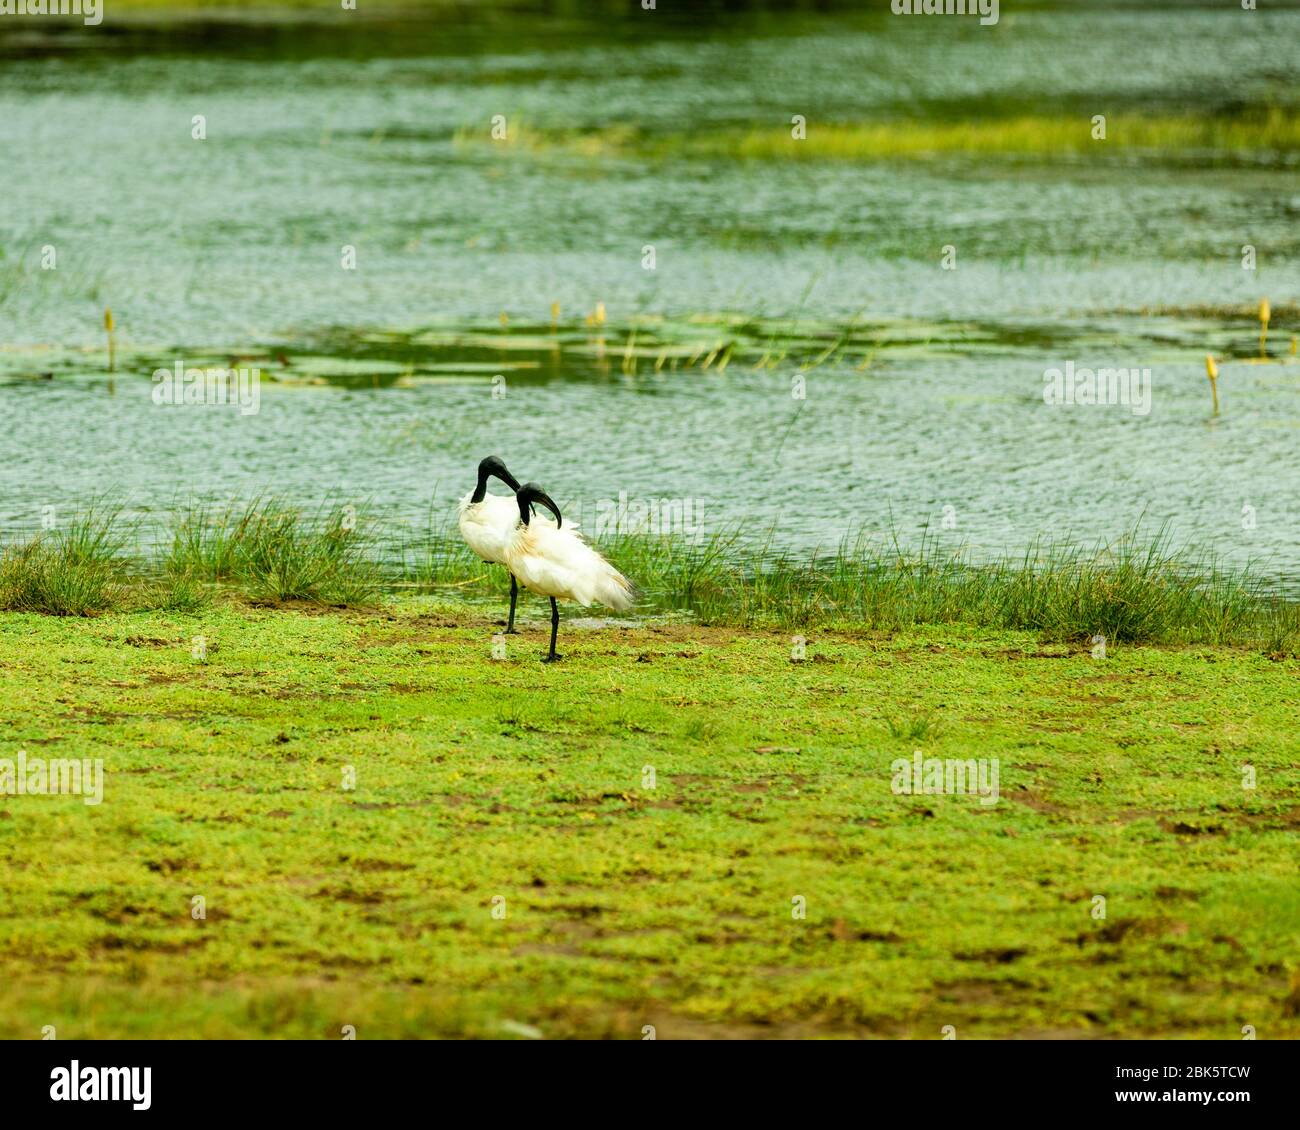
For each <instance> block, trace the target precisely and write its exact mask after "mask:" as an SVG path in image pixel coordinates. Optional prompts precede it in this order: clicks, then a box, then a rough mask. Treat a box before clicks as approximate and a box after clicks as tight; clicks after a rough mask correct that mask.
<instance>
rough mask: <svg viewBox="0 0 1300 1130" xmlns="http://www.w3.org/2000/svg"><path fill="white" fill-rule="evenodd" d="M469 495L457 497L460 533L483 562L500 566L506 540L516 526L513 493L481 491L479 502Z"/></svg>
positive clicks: (517, 521)
mask: <svg viewBox="0 0 1300 1130" xmlns="http://www.w3.org/2000/svg"><path fill="white" fill-rule="evenodd" d="M473 499H474V496H473V494H467V495H466V496H465V497H464V498H462V499H461V500H460V517H459V519H458V524H459V526H460V536H461V537H463V538H464V539H465V543H466V544H467V545H468V546H469V547H470V549H472V550H473V551H474V552H475V553H477V554H478V555H479V556H480V557H481V558H483V560H484V561H487V562H489V563H491V564H493V565H500V564H502V563H503V562H504V560H505V552H506V542H507V541H509V539H510V535H511V534H512V533H513V532H514V528H515V527H516V526H517V525H519V507H518V506H517V505H516V504H515V496H514V495H513V494H512V495H509V496H507V495H503V494H485V495H484V496H483V501H482V502H475V501H473Z"/></svg>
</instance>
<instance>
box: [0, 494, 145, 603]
mask: <svg viewBox="0 0 1300 1130" xmlns="http://www.w3.org/2000/svg"><path fill="white" fill-rule="evenodd" d="M126 542H127V535H126V534H125V533H124V532H123V531H122V523H121V521H120V509H119V508H118V507H117V506H116V505H115V504H113V503H112V502H111V501H109V500H96V501H95V502H93V503H92V504H91V505H90V506H89V507H88V508H87V509H86V510H85V511H84V512H83V513H81V514H79V515H78V516H76V517H75V518H74V519H73V520H72V521H71V522H69V523H68V524H67V525H66V526H63V527H60V528H56V529H51V530H45V531H42V532H41V533H39V534H36V535H34V536H32V537H30V538H27V539H26V540H23V541H20V542H16V543H14V544H12V545H9V546H7V547H6V548H5V550H4V551H3V553H0V608H3V609H5V610H7V611H13V612H43V613H46V614H48V615H51V616H90V615H93V614H95V613H97V612H104V611H107V610H108V609H111V608H116V607H118V606H119V605H120V604H121V603H122V599H123V587H122V585H121V583H120V576H121V573H122V566H123V562H122V551H123V549H124V548H125V546H126Z"/></svg>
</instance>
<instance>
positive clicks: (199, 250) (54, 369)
mask: <svg viewBox="0 0 1300 1130" xmlns="http://www.w3.org/2000/svg"><path fill="white" fill-rule="evenodd" d="M670 7H671V5H667V4H665V5H662V6H661V10H660V11H658V12H656V13H654V14H648V13H640V12H637V11H636V10H635V9H633V10H631V11H630V12H629V14H627V15H626V16H618V17H614V16H608V15H605V16H601V17H600V18H599V19H596V18H593V19H591V20H588V21H584V20H581V19H575V18H574V17H572V16H567V15H556V14H549V13H546V12H544V11H534V12H525V11H509V10H502V9H500V8H498V7H496V6H492V7H489V8H487V9H483V10H479V9H474V8H466V9H462V10H457V12H456V14H455V16H454V18H452V17H448V16H446V15H440V16H437V17H433V16H431V17H428V18H423V19H416V18H413V17H411V16H404V17H400V18H397V17H393V18H389V17H382V18H381V17H367V16H361V15H357V14H355V13H351V14H349V17H348V18H347V19H346V20H345V19H344V17H343V16H342V15H334V14H330V15H321V16H316V17H310V18H306V19H304V18H295V19H291V18H289V17H279V18H277V19H275V20H267V19H257V20H251V21H248V20H245V21H233V22H226V23H221V24H211V23H203V22H195V21H186V22H182V23H172V24H165V25H157V24H151V23H148V22H144V21H140V20H129V21H128V20H127V19H125V18H120V19H115V18H114V17H113V15H112V13H111V12H110V13H109V17H108V18H107V19H106V21H105V24H104V25H103V27H102V28H100V29H76V28H72V29H59V28H55V27H53V26H52V25H50V24H49V23H39V22H37V23H33V22H31V21H27V22H23V21H15V20H11V21H8V22H7V23H6V24H5V26H3V27H0V151H2V152H3V154H4V160H3V162H2V163H0V200H2V201H3V202H4V204H3V208H0V249H2V250H3V258H2V259H0V411H3V414H4V419H5V421H6V424H7V425H8V426H7V427H6V428H4V429H2V430H0V522H2V523H3V528H4V532H5V533H6V534H12V533H13V532H14V531H21V530H26V529H31V528H34V527H35V526H36V525H38V524H39V520H40V514H41V508H42V507H43V506H48V505H54V506H56V507H72V506H76V505H78V504H79V503H81V502H84V500H85V499H87V498H88V497H90V496H91V495H92V494H94V493H96V492H98V491H101V490H104V489H106V488H109V487H115V488H120V489H121V490H123V491H124V492H126V494H127V496H128V497H129V498H130V500H131V501H132V503H133V504H134V505H135V506H137V507H138V508H140V509H142V510H153V509H160V508H163V507H166V506H168V505H169V504H171V503H172V502H173V501H174V500H175V499H176V498H177V497H179V496H184V495H186V494H197V495H200V496H203V497H207V498H212V499H224V498H228V497H231V496H233V495H247V494H249V493H251V492H253V491H255V490H262V489H270V490H274V491H276V492H279V493H283V494H286V495H288V496H291V497H293V498H296V499H299V500H301V501H303V502H305V503H311V502H313V501H316V500H318V499H319V498H321V497H322V495H323V494H324V493H325V492H333V493H334V494H336V495H343V496H346V497H355V498H357V499H358V500H363V499H364V500H368V501H369V502H370V503H371V504H373V505H374V506H376V507H378V508H380V509H382V510H385V511H387V512H389V513H390V514H391V516H392V518H393V520H394V521H406V522H416V521H423V520H424V519H425V517H426V516H427V513H428V509H429V507H430V504H431V502H435V503H436V504H437V505H445V504H446V503H448V502H449V501H450V499H451V497H452V496H453V495H455V494H459V493H462V492H463V491H464V490H466V489H468V487H469V486H470V485H471V474H472V467H473V465H474V463H475V462H476V461H477V459H478V458H479V457H480V456H481V455H483V454H487V453H489V452H497V453H499V454H502V455H503V456H505V457H506V458H507V460H508V462H509V463H510V465H511V466H512V468H517V471H518V473H520V474H521V477H525V478H536V479H539V480H541V481H543V482H544V483H545V484H546V485H547V486H549V487H550V488H551V489H552V493H554V494H555V495H556V496H557V497H559V498H561V499H567V500H569V501H570V503H571V505H574V506H576V507H578V508H579V509H580V510H581V511H582V513H584V514H590V513H592V512H593V510H594V508H596V507H598V505H599V503H600V500H602V499H610V498H617V497H618V496H619V495H620V492H626V494H627V496H629V498H631V499H634V500H635V499H649V498H672V499H688V498H689V499H692V500H703V515H704V518H703V521H704V523H705V524H706V525H707V526H721V525H730V524H733V523H737V522H742V521H743V522H746V523H748V525H749V526H750V528H752V529H753V530H755V531H758V532H762V533H766V531H768V530H769V529H771V528H772V527H775V530H776V538H777V540H778V541H779V542H781V543H783V544H788V545H790V546H792V547H799V548H806V547H810V546H813V545H817V544H821V545H824V546H825V545H833V544H835V543H836V542H838V541H839V539H840V538H841V537H843V536H845V535H846V534H847V533H849V532H851V531H854V530H856V529H858V528H859V527H865V528H866V529H868V530H873V531H878V532H879V531H884V530H886V529H887V528H890V527H892V528H894V529H895V530H896V531H897V532H898V533H899V535H900V536H901V537H902V538H903V539H904V540H914V539H915V538H917V537H919V536H920V531H921V530H922V529H923V528H925V527H927V526H928V527H929V528H930V530H931V531H932V532H933V533H935V534H937V535H938V536H941V537H944V538H949V539H952V540H953V541H954V543H956V542H957V541H963V542H966V543H969V544H971V545H973V546H975V547H979V548H984V549H988V550H990V551H992V550H999V549H1002V548H1012V549H1018V548H1022V547H1023V546H1024V545H1026V544H1027V543H1028V542H1030V541H1031V540H1032V539H1033V538H1034V537H1035V536H1036V535H1039V534H1046V535H1049V536H1059V537H1071V538H1084V539H1088V540H1091V539H1094V538H1104V537H1113V536H1115V535H1117V534H1119V533H1120V532H1122V531H1123V530H1124V529H1125V528H1127V527H1129V526H1131V525H1132V524H1133V523H1134V522H1135V521H1137V520H1139V519H1142V520H1144V521H1145V523H1146V524H1147V525H1149V526H1151V527H1156V526H1160V525H1167V526H1168V527H1169V529H1170V530H1171V531H1172V532H1173V534H1174V535H1175V536H1176V537H1178V538H1180V539H1187V540H1191V541H1193V542H1195V543H1197V544H1198V545H1200V546H1203V547H1206V548H1209V549H1212V550H1214V551H1216V552H1218V553H1220V554H1222V555H1224V556H1226V557H1228V558H1230V559H1232V560H1234V561H1238V562H1240V561H1245V560H1248V559H1261V560H1263V561H1265V562H1266V563H1267V567H1268V570H1269V571H1270V572H1276V573H1279V574H1282V575H1283V576H1285V577H1286V578H1287V579H1288V580H1290V581H1292V582H1294V581H1295V580H1296V578H1298V577H1300V510H1298V503H1297V493H1298V492H1297V484H1298V483H1300V474H1298V469H1300V468H1298V463H1300V460H1298V459H1297V447H1298V443H1297V441H1298V440H1300V431H1298V430H1297V429H1298V423H1300V365H1297V364H1296V363H1295V359H1294V357H1293V356H1291V355H1290V348H1291V345H1290V341H1291V335H1292V334H1294V333H1296V332H1297V331H1298V330H1300V325H1297V318H1296V299H1297V296H1298V295H1300V285H1298V284H1300V270H1298V269H1297V252H1298V251H1300V226H1298V225H1297V219H1300V175H1298V172H1297V167H1296V165H1295V163H1294V161H1293V160H1292V159H1290V158H1289V157H1288V156H1287V155H1285V154H1282V155H1274V154H1241V155H1239V156H1237V157H1235V158H1234V159H1231V160H1223V159H1221V157H1220V158H1216V159H1209V158H1208V157H1203V156H1200V155H1197V154H1195V153H1180V154H1176V155H1171V154H1147V153H1142V152H1136V151H1127V152H1120V151H1118V150H1116V151H1113V152H1103V153H1102V155H1101V156H1100V157H1098V158H1097V159H1093V158H1092V157H1091V156H1090V155H1089V153H1088V152H1084V153H1081V154H1075V155H1073V156H1071V157H1068V158H1066V157H1053V158H1050V159H1048V158H1037V157H1027V156H1020V157H1010V156H991V157H985V156H978V157H977V156H969V155H967V156H962V155H953V154H949V155H946V156H945V155H942V154H936V155H933V156H931V157H926V158H923V159H913V160H891V159H881V160H878V161H876V160H868V161H865V162H811V161H809V162H805V161H793V162H792V161H777V162H772V161H741V160H728V159H720V158H704V157H698V156H697V157H691V156H689V155H687V154H682V155H680V156H671V155H668V156H665V155H663V154H662V153H659V154H658V155H655V156H649V155H638V154H637V152H636V151H635V150H628V151H617V150H616V151H602V152H600V153H598V154H595V155H592V154H586V153H584V152H582V151H581V150H580V149H577V148H573V147H557V148H556V149H554V150H532V149H529V148H528V147H526V146H518V145H511V144H497V143H494V142H493V141H492V140H491V137H490V129H491V120H492V117H493V115H497V114H500V115H504V116H505V117H506V119H507V121H508V122H509V123H512V125H513V126H514V127H515V128H518V129H523V130H527V129H529V128H536V129H539V130H546V131H552V132H558V131H565V130H579V131H591V132H594V133H599V131H601V130H606V129H608V128H609V127H612V126H618V125H619V124H632V125H635V126H636V127H637V128H638V129H639V130H641V131H642V132H643V133H644V134H646V135H648V136H651V137H654V136H670V135H672V136H681V135H683V134H690V133H691V132H692V131H708V130H715V131H716V130H723V131H725V130H728V129H735V130H738V131H740V130H750V129H754V128H768V127H770V128H772V129H774V130H778V131H782V130H783V131H788V129H789V122H790V119H791V117H792V115H794V114H802V115H804V116H805V117H806V118H807V119H808V121H809V128H810V130H815V129H816V128H818V124H819V122H822V121H835V120H838V121H890V122H903V123H906V122H912V121H915V122H917V123H926V122H933V121H948V120H966V119H969V118H987V117H998V116H1014V115H1016V114H1020V113H1035V114H1043V115H1066V116H1077V118H1078V120H1079V122H1080V123H1081V128H1083V129H1085V130H1086V129H1087V128H1088V127H1087V123H1088V121H1089V119H1090V118H1091V116H1092V115H1093V114H1097V113H1104V114H1110V115H1120V116H1122V115H1125V114H1129V115H1132V114H1150V115H1160V114H1171V113H1188V112H1195V113H1203V114H1211V113H1221V112H1224V111H1225V110H1228V111H1231V110H1232V108H1233V107H1240V108H1241V109H1242V111H1243V112H1246V111H1249V110H1251V109H1252V108H1259V107H1269V106H1287V107H1294V105H1295V103H1296V102H1297V100H1300V94H1298V93H1297V89H1296V86H1295V83H1294V64H1295V59H1296V58H1297V55H1298V52H1297V48H1300V12H1298V11H1296V10H1294V9H1291V10H1282V11H1277V10H1273V11H1268V12H1264V11H1261V12H1257V13H1253V14H1251V15H1250V16H1249V17H1248V18H1244V17H1243V16H1242V14H1241V13H1239V12H1234V11H1232V10H1229V9H1230V6H1226V7H1225V6H1220V7H1219V8H1216V9H1211V8H1199V9H1195V10H1192V11H1185V12H1180V13H1178V14H1174V13H1171V12H1170V11H1169V10H1167V9H1165V10H1160V9H1153V10H1143V11H1133V10H1131V9H1129V8H1128V7H1119V8H1091V7H1086V8H1085V7H1083V6H1075V7H1071V8H1067V9H1064V10H1031V11H1006V10H1005V8H1009V7H1010V6H1009V5H1007V6H1004V13H1003V17H1002V19H1001V21H1000V23H999V25H998V26H997V27H994V28H980V27H979V25H978V24H977V23H975V22H963V21H961V20H955V21H953V20H948V19H946V18H945V19H942V20H934V19H931V20H925V19H921V20H911V21H909V20H907V19H898V18H893V17H888V16H884V15H880V14H873V13H868V14H861V13H855V12H852V11H845V12H839V13H831V14H823V15H820V16H818V17H816V18H813V17H810V16H795V15H782V14H777V13H762V12H754V11H738V12H733V13H732V14H729V15H718V14H715V15H702V16H697V17H695V18H693V19H677V18H674V16H673V15H672V13H671V12H670V11H667V9H669V8H670ZM879 7H880V8H885V7H886V6H885V5H880V6H879ZM197 114H201V115H203V116H204V118H205V119H206V129H207V137H206V139H205V140H201V141H200V140H194V139H193V138H192V136H191V131H192V120H193V117H194V115H197ZM1099 144H1104V143H1099ZM1243 244H1251V245H1253V246H1254V247H1256V248H1257V253H1258V266H1257V269H1256V270H1255V271H1245V270H1243V269H1242V266H1241V247H1242V245H1243ZM647 245H652V246H653V247H654V249H655V269H654V270H653V271H651V270H646V269H645V268H644V266H643V261H644V259H643V256H644V248H645V247H646V246H647ZM47 246H49V247H53V248H54V249H55V251H56V254H57V269H56V270H43V269H42V254H43V249H44V248H45V247H47ZM345 246H348V247H353V248H355V249H356V264H357V266H356V269H355V270H344V269H343V267H342V266H341V255H342V248H343V247H345ZM946 246H951V247H953V248H954V249H955V254H956V269H955V270H944V269H942V268H941V265H940V260H941V256H942V255H943V249H944V248H945V247H946ZM1265 295H1267V296H1269V297H1270V298H1271V300H1272V304H1273V309H1274V316H1273V321H1272V323H1271V325H1270V336H1269V338H1268V341H1267V343H1266V345H1265V350H1264V356H1263V357H1261V356H1260V342H1259V325H1258V322H1257V321H1256V320H1255V318H1254V316H1253V313H1252V311H1253V310H1254V309H1255V306H1256V304H1257V303H1258V301H1259V299H1260V298H1261V297H1263V296H1265ZM598 303H602V304H603V312H604V317H603V320H602V319H601V317H600V316H598V315H597V314H596V311H597V304H598ZM553 304H558V311H556V310H555V309H553ZM105 306H111V307H112V309H113V311H114V316H115V318H116V323H117V333H116V343H115V344H116V348H117V351H118V358H117V361H118V364H117V371H116V372H115V373H114V374H112V375H110V374H108V373H106V372H105V368H106V358H105V334H104V328H103V310H104V307H105ZM1207 352H1213V353H1215V355H1216V356H1218V357H1219V358H1220V359H1221V368H1222V373H1221V376H1220V380H1219V393H1220V399H1221V401H1222V405H1223V409H1222V413H1221V415H1220V416H1219V417H1218V418H1217V419H1216V418H1212V417H1211V411H1210V409H1211V404H1210V395H1209V385H1208V382H1207V379H1206V375H1205V362H1204V357H1205V354H1206V353H1207ZM177 361H180V362H181V363H182V365H190V366H206V365H227V364H230V363H232V362H235V363H240V364H246V365H250V366H257V367H258V368H259V369H260V370H261V371H262V374H263V380H262V382H261V385H260V404H259V410H258V411H257V413H255V414H249V415H242V414H240V413H239V412H238V411H237V410H234V409H231V408H221V407H197V406H188V407H166V406H159V405H157V404H155V403H154V401H153V399H152V397H151V392H152V389H153V385H152V382H151V380H150V374H151V373H152V372H153V371H154V370H155V369H156V368H158V367H159V366H163V367H167V368H170V367H171V366H172V365H174V364H175V363H176V362H177ZM1067 361H1069V362H1073V363H1074V364H1075V365H1076V366H1081V367H1082V366H1087V367H1094V368H1095V367H1134V368H1146V369H1149V370H1150V373H1151V398H1150V404H1149V411H1145V412H1141V411H1140V412H1134V411H1133V410H1132V408H1131V407H1129V406H1125V405H1114V406H1097V405H1092V406H1088V405H1078V406H1065V407H1059V406H1058V407H1054V406H1049V405H1047V404H1045V403H1044V401H1043V397H1042V388H1043V374H1044V370H1045V369H1047V368H1051V367H1063V366H1064V365H1065V364H1066V362H1067ZM946 507H948V508H951V509H950V510H947V511H945V508H946ZM945 514H946V515H947V519H948V520H947V522H946V523H945V522H944V517H945Z"/></svg>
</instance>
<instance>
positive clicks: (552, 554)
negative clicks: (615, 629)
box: [502, 510, 633, 611]
mask: <svg viewBox="0 0 1300 1130" xmlns="http://www.w3.org/2000/svg"><path fill="white" fill-rule="evenodd" d="M502 561H503V562H504V564H505V566H506V568H507V569H509V570H510V572H511V574H512V575H513V576H515V577H517V578H518V580H519V583H520V584H521V585H523V586H524V588H526V589H528V590H529V591H531V592H535V593H538V594H540V595H541V596H551V597H555V598H556V599H558V600H572V601H575V602H577V603H578V604H597V603H599V604H604V605H606V606H608V607H609V608H614V609H617V610H619V611H622V610H624V609H627V608H631V607H632V601H633V589H632V584H631V582H630V581H629V580H628V579H627V578H626V577H625V576H623V574H622V573H620V572H619V571H618V570H617V569H615V568H614V566H613V565H611V564H610V563H609V562H608V561H606V560H605V559H604V558H603V557H602V556H601V555H600V554H599V553H597V552H596V551H595V550H594V549H592V548H591V546H589V545H588V544H587V543H586V542H585V541H584V540H583V538H582V535H581V534H579V533H578V532H577V531H576V530H575V529H573V527H571V526H561V527H559V528H557V527H556V525H555V523H554V522H551V521H549V520H547V519H545V518H534V519H533V520H532V521H531V522H530V523H529V524H528V525H526V526H525V525H524V524H523V523H522V522H521V521H520V520H519V512H518V511H517V510H516V511H515V528H514V530H513V531H512V532H511V534H510V535H509V537H508V538H507V541H506V546H505V553H504V556H503V557H502Z"/></svg>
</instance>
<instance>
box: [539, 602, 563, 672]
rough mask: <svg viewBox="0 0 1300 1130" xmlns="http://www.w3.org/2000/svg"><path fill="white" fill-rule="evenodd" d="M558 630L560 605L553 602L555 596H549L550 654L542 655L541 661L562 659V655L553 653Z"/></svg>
mask: <svg viewBox="0 0 1300 1130" xmlns="http://www.w3.org/2000/svg"><path fill="white" fill-rule="evenodd" d="M559 630H560V606H559V605H558V604H556V603H555V597H551V654H550V655H543V656H542V662H543V663H554V662H555V661H556V660H557V659H563V658H564V656H562V655H556V654H555V634H556V632H558V631H559Z"/></svg>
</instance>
